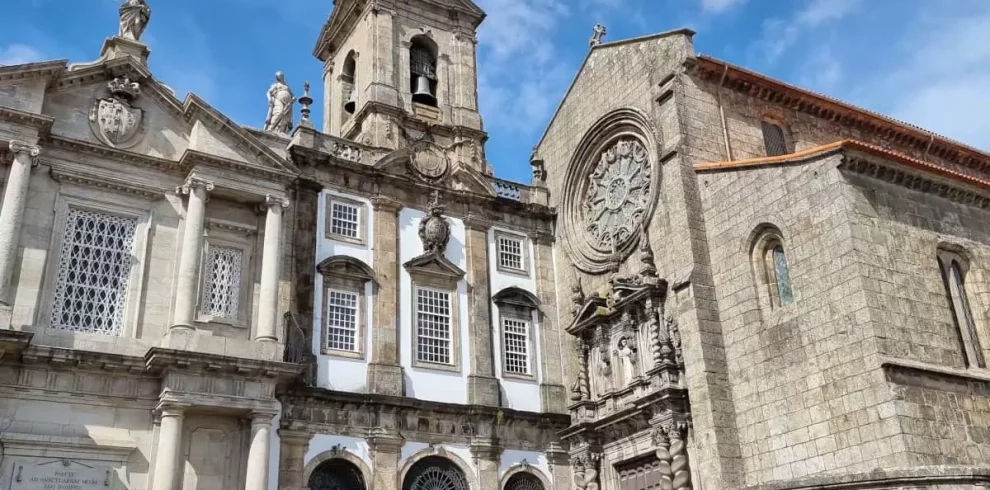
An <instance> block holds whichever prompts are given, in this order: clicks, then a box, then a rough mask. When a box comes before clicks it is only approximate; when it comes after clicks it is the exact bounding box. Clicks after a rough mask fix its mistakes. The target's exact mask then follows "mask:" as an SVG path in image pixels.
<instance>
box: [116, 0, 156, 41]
mask: <svg viewBox="0 0 990 490" xmlns="http://www.w3.org/2000/svg"><path fill="white" fill-rule="evenodd" d="M150 20H151V7H149V6H148V3H147V2H145V0H125V1H124V4H123V5H121V6H120V33H119V36H120V37H122V38H124V39H129V40H131V41H140V40H141V34H144V29H145V28H146V27H148V22H149V21H150Z"/></svg>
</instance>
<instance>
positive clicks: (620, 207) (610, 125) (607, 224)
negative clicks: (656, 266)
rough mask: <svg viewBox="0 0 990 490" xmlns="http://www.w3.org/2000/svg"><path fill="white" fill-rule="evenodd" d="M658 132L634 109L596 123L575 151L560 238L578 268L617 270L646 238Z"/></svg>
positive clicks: (656, 176)
mask: <svg viewBox="0 0 990 490" xmlns="http://www.w3.org/2000/svg"><path fill="white" fill-rule="evenodd" d="M659 142H660V135H659V134H658V133H657V131H656V130H655V129H654V127H653V125H652V124H651V123H650V122H649V120H648V118H647V117H646V116H645V115H643V114H642V113H640V112H639V111H637V110H634V109H618V110H616V111H613V112H611V113H609V114H607V115H605V116H604V117H602V118H601V119H599V120H598V122H596V123H595V124H594V125H593V126H592V127H591V129H589V130H588V133H587V134H585V136H584V138H583V139H582V141H581V143H580V144H579V145H578V147H577V148H576V149H575V152H574V156H573V157H572V160H571V162H570V164H569V166H568V173H567V176H566V177H565V182H564V196H563V205H562V207H563V213H562V214H563V220H564V223H563V225H562V229H563V232H564V238H565V239H564V240H563V241H562V242H561V243H562V246H563V248H564V249H565V250H566V251H567V253H568V255H569V257H570V259H571V260H572V261H573V262H574V265H576V266H577V267H578V269H580V270H582V271H584V272H587V273H592V274H601V273H605V272H608V271H609V270H614V269H615V268H616V267H618V266H619V264H621V263H622V261H624V260H625V259H626V258H627V257H628V256H629V254H631V253H632V252H633V251H635V250H636V245H637V244H638V243H639V242H640V241H641V240H642V239H643V238H642V237H643V236H647V237H648V235H646V234H645V233H642V231H643V230H645V229H647V228H648V227H649V222H650V219H651V218H652V216H653V213H654V210H655V208H656V203H657V193H658V189H659V187H660V164H659V162H658V155H657V151H658V149H659V148H660V146H661V145H660V143H659Z"/></svg>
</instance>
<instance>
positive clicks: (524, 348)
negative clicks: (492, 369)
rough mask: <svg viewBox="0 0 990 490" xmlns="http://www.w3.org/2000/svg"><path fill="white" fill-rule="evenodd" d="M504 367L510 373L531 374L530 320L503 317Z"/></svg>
mask: <svg viewBox="0 0 990 490" xmlns="http://www.w3.org/2000/svg"><path fill="white" fill-rule="evenodd" d="M502 347H503V351H504V352H503V355H502V363H503V365H502V366H503V367H502V369H503V370H504V371H505V372H506V373H509V374H523V375H528V374H531V373H530V370H529V322H527V321H525V320H521V319H518V318H507V317H503V318H502Z"/></svg>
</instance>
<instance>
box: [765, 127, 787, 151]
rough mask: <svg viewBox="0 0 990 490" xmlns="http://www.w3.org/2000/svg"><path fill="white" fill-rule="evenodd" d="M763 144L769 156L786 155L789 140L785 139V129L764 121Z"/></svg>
mask: <svg viewBox="0 0 990 490" xmlns="http://www.w3.org/2000/svg"><path fill="white" fill-rule="evenodd" d="M762 126H763V146H764V147H765V148H766V151H767V156H768V157H775V156H779V155H786V154H787V153H788V151H787V141H786V140H785V139H784V129H783V128H781V127H780V126H778V125H776V124H773V123H771V122H767V121H763V124H762Z"/></svg>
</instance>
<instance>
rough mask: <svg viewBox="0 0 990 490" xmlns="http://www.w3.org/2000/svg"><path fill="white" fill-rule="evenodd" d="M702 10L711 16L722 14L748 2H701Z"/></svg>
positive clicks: (735, 0)
mask: <svg viewBox="0 0 990 490" xmlns="http://www.w3.org/2000/svg"><path fill="white" fill-rule="evenodd" d="M700 1H701V10H702V11H703V12H705V13H709V14H720V13H722V12H725V11H727V10H729V9H731V8H733V7H735V6H737V5H741V4H743V3H745V2H746V0H700Z"/></svg>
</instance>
